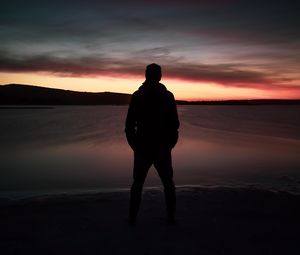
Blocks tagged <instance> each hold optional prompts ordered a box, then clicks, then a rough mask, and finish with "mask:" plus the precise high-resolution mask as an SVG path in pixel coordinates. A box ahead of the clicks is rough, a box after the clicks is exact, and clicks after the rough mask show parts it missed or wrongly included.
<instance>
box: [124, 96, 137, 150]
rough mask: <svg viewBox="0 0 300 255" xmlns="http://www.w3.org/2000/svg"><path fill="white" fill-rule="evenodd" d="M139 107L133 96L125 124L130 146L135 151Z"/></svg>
mask: <svg viewBox="0 0 300 255" xmlns="http://www.w3.org/2000/svg"><path fill="white" fill-rule="evenodd" d="M136 121H137V105H136V99H135V94H133V95H132V97H131V100H130V104H129V108H128V113H127V117H126V122H125V133H126V138H127V141H128V144H129V145H130V147H131V148H132V149H133V150H134V148H135V145H136Z"/></svg>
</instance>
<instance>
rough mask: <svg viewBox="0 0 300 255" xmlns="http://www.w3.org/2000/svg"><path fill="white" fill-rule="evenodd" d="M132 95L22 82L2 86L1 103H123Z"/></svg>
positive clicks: (0, 91)
mask: <svg viewBox="0 0 300 255" xmlns="http://www.w3.org/2000/svg"><path fill="white" fill-rule="evenodd" d="M130 98H131V95H129V94H122V93H111V92H99V93H93V92H77V91H70V90H63V89H52V88H45V87H38V86H32V85H22V84H8V85H2V86H0V104H1V105H107V104H112V105H122V104H128V103H129V101H130Z"/></svg>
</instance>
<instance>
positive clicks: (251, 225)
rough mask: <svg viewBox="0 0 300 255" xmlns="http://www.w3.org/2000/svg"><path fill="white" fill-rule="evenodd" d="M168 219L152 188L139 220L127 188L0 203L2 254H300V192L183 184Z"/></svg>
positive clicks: (159, 192)
mask: <svg viewBox="0 0 300 255" xmlns="http://www.w3.org/2000/svg"><path fill="white" fill-rule="evenodd" d="M177 194H178V220H177V223H176V224H175V225H168V224H167V223H166V222H165V218H164V213H165V212H164V206H163V194H162V191H161V190H159V189H153V190H147V191H146V192H145V194H144V201H143V204H142V210H141V212H140V217H139V221H138V224H137V225H136V226H135V227H130V226H128V224H127V205H128V198H129V193H128V192H125V191H124V192H110V193H97V194H95V193H94V194H81V195H79V194H78V195H55V196H54V195H52V196H43V197H37V198H31V199H26V200H21V201H18V202H17V203H16V202H15V203H14V204H10V205H5V206H4V205H2V206H1V208H0V209H1V210H0V254H3V255H4V254H5V255H6V254H145V255H146V254H147V255H150V254H156V255H160V254H168V255H169V254H243V255H244V254H300V230H299V227H300V197H299V196H297V195H291V194H287V193H278V192H270V191H262V190H257V189H245V188H224V187H215V188H201V187H197V188H195V187H188V188H187V187H185V188H184V187H182V188H178V191H177Z"/></svg>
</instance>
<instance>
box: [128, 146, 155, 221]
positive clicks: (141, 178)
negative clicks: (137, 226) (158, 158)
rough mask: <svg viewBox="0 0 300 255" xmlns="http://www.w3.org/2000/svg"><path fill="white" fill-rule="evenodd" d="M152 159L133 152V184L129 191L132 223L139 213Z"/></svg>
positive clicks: (147, 155)
mask: <svg viewBox="0 0 300 255" xmlns="http://www.w3.org/2000/svg"><path fill="white" fill-rule="evenodd" d="M151 165H152V157H151V156H150V155H149V154H147V153H145V152H143V151H135V152H134V167H133V183H132V186H131V190H130V202H129V220H130V221H131V222H132V223H133V222H134V221H135V219H136V216H137V214H138V211H139V207H140V203H141V198H142V191H143V185H144V182H145V179H146V176H147V173H148V170H149V168H150V166H151Z"/></svg>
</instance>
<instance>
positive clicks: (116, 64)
mask: <svg viewBox="0 0 300 255" xmlns="http://www.w3.org/2000/svg"><path fill="white" fill-rule="evenodd" d="M142 52H143V54H144V53H146V54H151V55H152V54H154V53H158V54H166V52H165V50H164V49H157V48H155V49H149V50H145V51H142ZM163 56H164V55H163ZM158 59H160V58H158ZM161 60H163V62H164V63H163V65H162V66H163V71H164V77H167V78H172V79H181V80H188V81H193V82H199V83H200V82H212V83H217V84H220V85H223V86H227V87H244V88H257V89H272V90H276V89H277V90H279V89H287V88H288V89H298V88H300V87H298V86H292V85H288V84H287V82H288V80H287V79H284V78H282V79H281V78H280V77H279V78H278V77H272V76H271V75H270V74H269V73H264V72H259V71H251V70H246V67H247V66H246V65H244V66H241V65H237V64H215V65H207V64H195V63H183V62H180V60H176V59H172V58H171V57H170V59H169V58H168V56H167V58H166V59H164V58H163V57H162V58H161ZM158 63H160V62H158ZM147 64H149V62H147V61H145V60H143V59H142V58H141V59H138V58H136V59H133V60H131V61H128V60H126V59H123V60H122V59H113V58H109V57H105V56H99V57H95V56H85V57H79V58H77V57H73V58H62V57H56V56H51V55H49V56H35V57H29V58H28V57H27V58H18V59H16V58H15V59H13V58H9V57H3V56H2V57H0V72H1V71H2V72H47V73H51V74H53V75H57V76H73V77H99V76H112V77H126V76H127V77H128V76H139V77H141V76H143V75H144V68H145V66H146V65H147Z"/></svg>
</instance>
